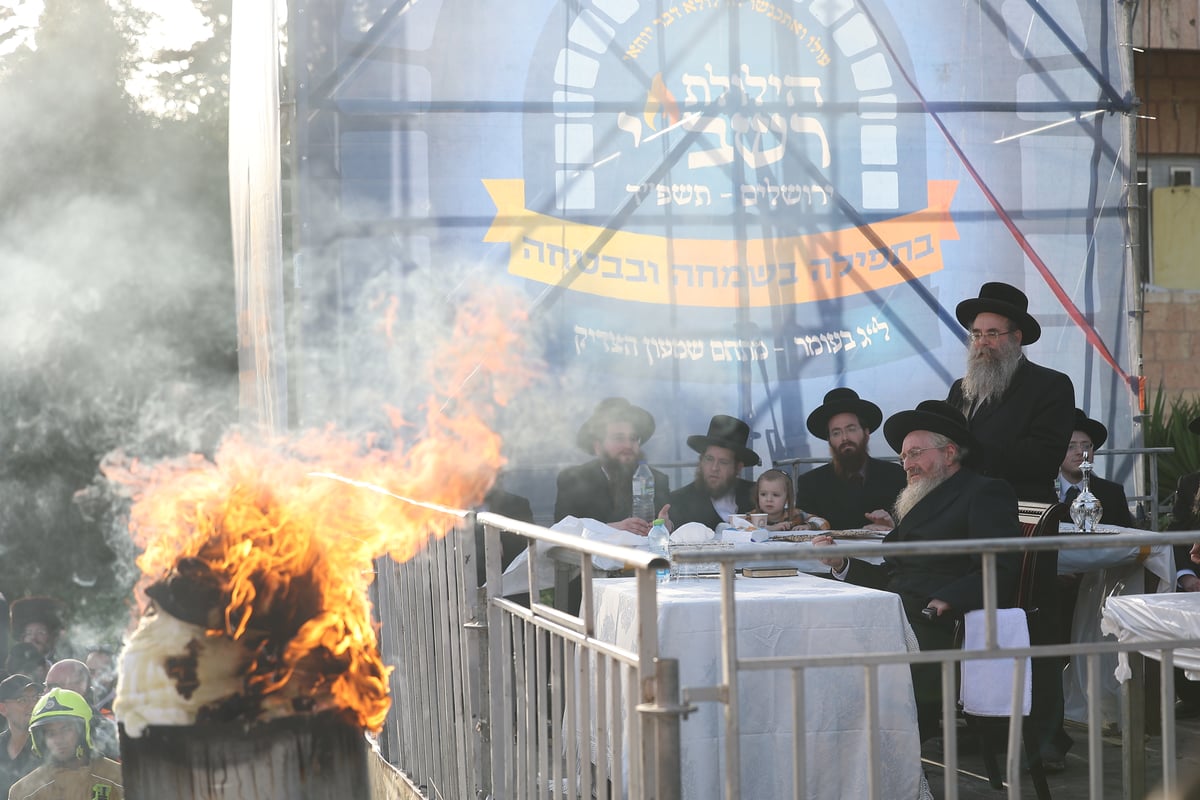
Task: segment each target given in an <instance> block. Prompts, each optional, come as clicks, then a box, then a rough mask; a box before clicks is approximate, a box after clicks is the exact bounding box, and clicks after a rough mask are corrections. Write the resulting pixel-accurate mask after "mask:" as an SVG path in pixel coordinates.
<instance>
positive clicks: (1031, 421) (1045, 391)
mask: <svg viewBox="0 0 1200 800" xmlns="http://www.w3.org/2000/svg"><path fill="white" fill-rule="evenodd" d="M1028 308H1029V300H1028V298H1026V297H1025V293H1024V292H1022V291H1021V290H1020V289H1017V288H1016V287H1015V286H1009V285H1008V284H1006V283H985V284H984V285H983V286H982V287H981V288H980V290H979V296H978V297H974V298H970V299H968V300H964V301H962V302H961V303H959V304H958V307H957V308H956V309H955V316H956V317H958V321H959V322H960V323H961V324H962V326H963V327H964V328H966V329H967V331H968V332H969V333H968V338H969V340H970V341H969V344H968V348H967V371H966V374H965V375H964V376H963V377H962V378H960V379H959V380H957V381H955V382H954V385H953V386H951V387H950V394H949V396H948V397H947V398H946V400H947V402H949V403H950V404H951V405H953V406H954V407H956V408H957V409H959V410H960V411H962V412H963V414H964V415H965V416H966V418H967V424H968V426H969V428H970V430H971V435H972V436H974V437H975V440H976V441H977V442H978V443H979V445H978V448H977V449H976V450H975V451H974V452H973V453H972V456H971V459H972V460H971V466H972V467H974V468H975V469H977V470H978V471H979V472H981V473H982V474H984V475H987V476H988V477H991V478H1003V479H1004V480H1006V481H1008V482H1009V483H1010V484H1011V485H1012V487H1013V489H1014V490H1015V491H1016V493H1017V497H1019V498H1020V499H1022V500H1031V501H1034V502H1039V503H1053V502H1054V501H1055V500H1057V499H1058V498H1057V496H1056V495H1055V491H1054V480H1055V476H1057V474H1058V468H1059V465H1060V464H1062V462H1063V456H1064V455H1066V452H1067V442H1068V441H1070V439H1071V430H1072V426H1073V425H1074V421H1075V388H1074V387H1073V386H1072V385H1071V379H1070V378H1068V377H1067V376H1066V375H1064V374H1063V373H1061V372H1058V371H1056V370H1052V369H1049V368H1047V367H1043V366H1039V365H1038V364H1034V363H1033V362H1032V361H1030V360H1029V359H1028V358H1026V357H1025V356H1024V354H1023V353H1022V350H1021V348H1022V347H1023V346H1024V345H1030V344H1033V343H1034V342H1036V341H1037V340H1038V339H1039V338H1040V337H1041V335H1042V329H1041V326H1040V325H1039V324H1038V322H1037V320H1036V319H1034V318H1033V317H1032V316H1030V314H1029V311H1028Z"/></svg>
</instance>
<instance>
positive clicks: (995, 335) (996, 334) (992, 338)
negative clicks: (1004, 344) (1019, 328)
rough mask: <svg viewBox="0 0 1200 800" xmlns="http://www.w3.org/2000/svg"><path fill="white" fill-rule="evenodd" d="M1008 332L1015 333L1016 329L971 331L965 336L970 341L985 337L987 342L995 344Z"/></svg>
mask: <svg viewBox="0 0 1200 800" xmlns="http://www.w3.org/2000/svg"><path fill="white" fill-rule="evenodd" d="M1010 333H1016V329H1012V330H1007V331H971V332H970V333H968V334H967V338H968V339H970V340H971V341H972V342H978V341H979V340H980V339H987V342H988V344H995V343H996V342H997V341H999V339H1000V337H1001V336H1008V335H1009V334H1010Z"/></svg>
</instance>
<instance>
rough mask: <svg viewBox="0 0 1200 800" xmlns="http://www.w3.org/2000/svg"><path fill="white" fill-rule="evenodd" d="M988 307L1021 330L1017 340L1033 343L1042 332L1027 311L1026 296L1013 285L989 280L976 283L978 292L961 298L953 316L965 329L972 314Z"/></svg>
mask: <svg viewBox="0 0 1200 800" xmlns="http://www.w3.org/2000/svg"><path fill="white" fill-rule="evenodd" d="M987 311H990V312H991V313H993V314H999V315H1000V316H1002V317H1007V318H1009V319H1010V320H1012V322H1013V324H1014V325H1016V326H1017V328H1018V329H1020V331H1021V344H1023V345H1026V344H1033V343H1034V342H1036V341H1037V340H1038V339H1040V338H1041V336H1042V326H1041V325H1039V324H1038V321H1037V320H1036V319H1034V318H1033V317H1031V316H1030V315H1029V298H1028V297H1026V296H1025V293H1024V292H1022V291H1021V290H1020V289H1018V288H1017V287H1015V286H1010V285H1009V284H1007V283H999V282H991V283H985V284H984V285H983V286H980V287H979V296H978V297H972V298H970V299H969V300H963V301H962V302H961V303H959V304H958V306H957V307H956V308H955V309H954V316H956V317H958V321H959V324H961V325H962V326H963V327H964V328H966V329H967V330H970V329H971V323H973V322H974V321H975V317H977V316H979V315H980V314H983V313H984V312H987Z"/></svg>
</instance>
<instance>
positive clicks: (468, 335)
mask: <svg viewBox="0 0 1200 800" xmlns="http://www.w3.org/2000/svg"><path fill="white" fill-rule="evenodd" d="M491 299H492V302H491V303H488V304H487V305H486V306H485V305H484V303H483V301H482V300H480V301H467V302H465V303H464V304H462V306H461V307H460V315H459V323H458V325H457V329H456V331H455V332H454V335H453V336H452V337H451V338H450V340H449V343H448V344H447V345H446V346H444V347H442V348H439V351H438V352H436V353H434V355H433V356H432V358H431V361H430V363H431V367H432V374H431V375H430V377H429V381H430V385H431V386H432V387H433V389H434V393H433V394H432V395H431V396H430V397H429V398H428V400H427V401H426V414H425V428H424V430H423V431H422V433H421V436H420V438H419V439H417V440H416V441H414V442H413V443H412V445H411V446H410V447H408V448H407V449H406V450H385V449H381V448H378V447H375V446H373V445H372V444H371V443H370V442H369V441H366V442H365V441H362V440H360V439H355V438H352V437H349V436H346V435H343V434H340V433H338V432H336V431H334V430H332V429H329V430H325V431H323V432H309V433H306V434H303V435H300V436H297V437H293V438H291V439H287V440H275V441H265V442H255V441H251V440H249V439H248V438H246V437H243V436H240V435H231V436H228V437H226V439H225V440H224V441H223V442H222V444H221V446H220V447H219V449H218V451H217V453H216V454H215V456H214V458H213V459H212V460H211V461H209V460H207V459H205V458H203V457H201V456H198V455H192V456H188V457H186V458H184V459H179V460H176V461H171V462H164V463H158V464H154V465H148V464H145V463H139V462H136V461H133V462H128V461H123V460H122V459H120V458H112V459H109V460H108V461H107V463H106V464H105V465H104V471H105V474H106V475H107V476H108V477H109V479H110V480H113V481H115V482H117V483H121V484H125V485H127V486H130V487H131V488H132V490H133V494H134V504H133V507H132V509H131V512H130V528H131V531H132V532H133V534H134V539H135V542H136V543H137V544H138V546H139V547H142V548H144V549H143V552H142V554H141V555H140V556H139V557H138V559H137V563H138V566H139V567H140V568H141V570H142V576H143V577H142V581H141V582H140V583H139V588H140V589H142V590H144V589H145V588H146V586H148V585H149V584H151V583H154V582H156V581H158V580H161V579H163V578H164V577H166V576H167V575H168V574H169V573H170V572H171V570H172V568H173V567H174V566H175V565H176V564H178V563H179V561H180V560H181V559H183V558H198V559H200V560H202V561H203V562H204V563H205V564H207V565H208V567H209V568H210V569H211V570H212V571H213V573H215V575H216V576H218V578H219V579H220V580H221V583H222V586H223V588H224V589H225V597H226V598H227V605H226V607H225V609H224V624H223V626H222V627H221V628H220V629H217V630H211V631H210V632H209V633H210V635H215V636H222V635H223V636H227V637H230V638H232V639H234V640H239V641H242V642H243V643H245V644H246V645H247V647H248V648H249V649H250V650H251V651H252V652H253V653H254V660H253V663H252V664H251V665H250V667H249V669H248V673H247V675H246V681H245V690H246V692H247V694H248V695H251V696H266V695H269V694H272V693H275V692H284V693H285V694H289V696H291V695H297V694H299V695H304V694H307V695H309V696H311V697H313V698H320V697H332V699H333V705H335V706H336V707H338V708H342V709H344V710H346V711H348V712H350V713H352V714H353V715H354V716H355V717H356V719H357V721H358V722H359V724H360V725H362V726H363V727H366V728H370V729H378V728H379V727H380V726H381V725H382V724H383V722H384V720H385V718H386V715H387V711H388V708H389V705H390V700H389V698H388V688H387V674H388V671H389V670H388V668H387V667H385V666H384V665H383V662H382V659H381V658H380V655H379V653H378V651H377V647H376V636H375V630H374V629H373V626H372V624H371V616H370V604H369V601H368V596H367V589H368V586H369V584H370V582H371V580H372V579H373V573H374V567H373V563H372V562H373V560H374V559H375V558H378V557H380V556H382V555H384V554H387V555H389V556H391V557H392V558H394V559H396V560H399V561H403V560H406V559H409V558H411V557H412V556H413V555H415V554H416V553H417V552H418V551H419V550H420V549H421V548H422V547H423V546H424V544H425V543H426V541H427V540H428V538H429V537H430V536H431V535H433V536H442V535H444V534H445V533H446V532H447V531H448V530H450V529H451V528H452V527H453V525H454V523H455V522H456V521H457V518H456V517H455V516H454V515H453V514H448V513H446V512H445V511H438V510H435V509H433V508H431V507H427V506H425V505H416V504H411V503H405V502H401V501H399V500H397V499H396V498H395V497H390V496H388V495H387V494H386V493H382V492H370V491H364V490H363V489H361V488H358V487H355V486H353V485H350V484H349V483H347V482H346V481H358V482H363V483H368V484H372V485H376V486H379V487H385V488H386V489H387V491H389V492H393V493H394V494H396V495H400V496H403V497H407V498H416V499H418V500H420V501H424V502H427V503H430V504H437V505H440V506H445V507H450V508H453V509H459V508H470V507H471V506H473V505H476V504H478V503H479V502H480V501H481V500H482V498H483V496H484V494H485V493H486V492H487V490H488V489H489V488H490V487H491V484H492V483H493V481H494V480H495V476H496V472H497V470H498V469H499V467H500V466H501V464H502V461H503V459H502V456H501V452H500V450H501V441H500V437H499V435H498V434H496V433H495V432H494V431H493V430H491V428H490V426H489V425H488V422H487V417H489V416H490V415H491V413H493V412H494V409H495V406H496V404H503V403H506V402H507V400H508V398H509V397H511V396H512V394H513V393H514V392H515V391H517V390H519V388H520V387H521V386H523V385H524V384H525V383H526V382H527V381H528V379H529V378H530V377H531V376H532V375H533V374H534V366H533V365H532V364H531V363H529V364H527V359H526V358H525V352H524V342H523V340H522V338H521V335H520V333H519V332H518V326H519V323H520V322H521V321H523V316H522V314H521V313H519V312H514V311H513V310H514V309H515V308H517V307H518V306H517V304H516V303H515V302H513V301H512V300H511V298H497V297H496V296H495V294H494V293H493V295H492V298H491ZM496 309H498V310H500V311H503V312H505V313H506V314H507V316H500V315H499V314H498V313H492V311H490V310H496ZM468 378H470V380H469V381H468V380H467V379H468ZM392 413H393V421H396V422H403V417H402V416H401V415H400V414H399V412H398V411H395V410H393V411H392ZM316 473H335V474H336V475H337V476H341V477H343V478H345V479H346V481H337V480H330V479H329V478H328V477H322V476H320V475H318V474H316ZM272 636H275V637H276V638H275V639H274V640H272V639H271V637H272ZM300 676H303V679H301V678H300Z"/></svg>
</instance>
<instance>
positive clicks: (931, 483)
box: [892, 465, 950, 522]
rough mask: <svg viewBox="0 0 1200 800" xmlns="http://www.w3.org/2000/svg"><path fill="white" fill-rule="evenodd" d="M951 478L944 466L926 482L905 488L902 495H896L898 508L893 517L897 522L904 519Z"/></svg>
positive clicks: (912, 484) (926, 479)
mask: <svg viewBox="0 0 1200 800" xmlns="http://www.w3.org/2000/svg"><path fill="white" fill-rule="evenodd" d="M949 477H950V475H949V471H948V470H947V468H946V467H945V466H944V465H943V466H940V467H938V469H937V470H936V471H935V472H933V473H931V474H930V475H929V477H927V478H925V479H924V480H920V481H917V482H916V483H910V484H908V485H907V486H905V487H904V489H902V490H901V492H900V494H898V495H896V508H895V510H894V513H893V514H892V516H894V517H895V518H896V521H897V522H899V521H900V520H902V519H904V517H906V516H907V515H908V512H910V511H912V510H913V507H914V506H916V504H917V503H919V502H921V501H922V500H924V499H925V497H926V496H927V495H928V494H929V493H930V492H932V491H933V490H934V489H936V488H937V487H939V486H941V485H942V484H943V483H945V481H946V479H947V478H949Z"/></svg>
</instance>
